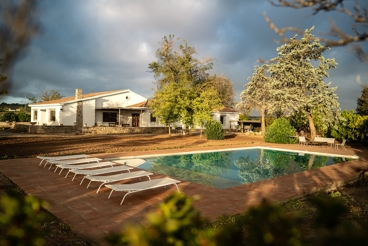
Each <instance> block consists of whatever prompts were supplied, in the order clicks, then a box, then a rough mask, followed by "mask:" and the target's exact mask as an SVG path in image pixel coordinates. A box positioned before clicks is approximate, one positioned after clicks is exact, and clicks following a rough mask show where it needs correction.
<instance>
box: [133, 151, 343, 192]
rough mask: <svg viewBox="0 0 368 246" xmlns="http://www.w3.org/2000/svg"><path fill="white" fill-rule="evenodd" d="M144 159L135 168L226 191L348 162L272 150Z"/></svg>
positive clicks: (334, 158)
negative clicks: (235, 187) (239, 186)
mask: <svg viewBox="0 0 368 246" xmlns="http://www.w3.org/2000/svg"><path fill="white" fill-rule="evenodd" d="M144 159H145V160H146V162H145V163H144V164H142V165H139V166H137V167H138V168H140V169H144V170H150V171H152V172H155V173H160V174H165V175H168V176H171V177H174V178H175V177H176V178H179V179H182V180H188V181H190V182H194V183H199V184H203V185H207V186H212V187H215V188H217V189H226V188H229V187H234V186H238V185H242V184H247V183H253V182H257V181H260V180H265V179H271V178H274V177H278V176H282V175H288V174H292V173H297V172H302V171H305V170H308V169H314V168H319V167H323V166H328V165H332V164H334V163H339V162H344V161H348V160H349V159H346V158H342V157H330V156H320V155H314V154H307V153H298V152H285V151H279V150H272V149H242V150H233V151H222V152H206V153H195V154H181V155H179V154H178V155H170V156H159V157H150V158H144Z"/></svg>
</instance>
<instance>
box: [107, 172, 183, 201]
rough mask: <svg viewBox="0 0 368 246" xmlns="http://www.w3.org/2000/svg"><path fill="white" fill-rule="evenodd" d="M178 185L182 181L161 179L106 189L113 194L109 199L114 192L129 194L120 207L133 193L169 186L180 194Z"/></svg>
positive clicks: (111, 186)
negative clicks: (173, 186)
mask: <svg viewBox="0 0 368 246" xmlns="http://www.w3.org/2000/svg"><path fill="white" fill-rule="evenodd" d="M160 181H162V182H160ZM177 183H180V181H179V180H175V179H172V178H160V179H153V180H148V181H143V182H138V183H133V184H117V185H106V187H108V188H110V189H111V192H110V194H109V197H108V198H107V199H110V197H111V194H112V192H113V191H125V192H127V193H126V194H125V195H124V197H123V199H122V200H121V202H120V205H121V204H123V202H124V199H125V197H126V196H127V195H129V194H131V193H136V192H139V191H144V190H149V189H154V188H159V187H165V186H169V185H175V186H176V189H177V190H178V192H180V190H179V187H178V185H177Z"/></svg>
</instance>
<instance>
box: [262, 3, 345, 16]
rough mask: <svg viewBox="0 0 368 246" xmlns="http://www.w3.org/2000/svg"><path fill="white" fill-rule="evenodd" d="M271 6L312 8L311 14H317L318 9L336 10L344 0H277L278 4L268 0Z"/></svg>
mask: <svg viewBox="0 0 368 246" xmlns="http://www.w3.org/2000/svg"><path fill="white" fill-rule="evenodd" d="M268 1H269V2H270V3H271V4H272V5H273V6H276V7H289V8H294V9H301V8H310V7H311V8H312V9H313V10H314V13H313V14H317V13H318V12H319V11H325V12H327V11H333V10H336V9H337V7H338V6H339V5H340V6H341V7H343V1H344V0H294V1H286V0H278V2H279V4H277V3H275V1H274V0H268Z"/></svg>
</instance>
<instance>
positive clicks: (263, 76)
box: [237, 65, 272, 134]
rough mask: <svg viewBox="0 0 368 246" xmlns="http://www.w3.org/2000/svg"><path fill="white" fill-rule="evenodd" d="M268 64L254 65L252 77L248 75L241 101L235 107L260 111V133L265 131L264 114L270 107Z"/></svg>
mask: <svg viewBox="0 0 368 246" xmlns="http://www.w3.org/2000/svg"><path fill="white" fill-rule="evenodd" d="M267 68H268V65H262V66H261V67H259V66H256V67H255V68H254V73H253V75H252V77H249V78H248V80H249V82H248V83H247V84H246V85H245V86H246V89H245V90H244V91H242V93H241V94H240V99H241V102H240V103H238V105H237V108H242V107H243V108H248V109H255V110H257V111H259V112H260V113H261V117H262V121H261V122H262V123H261V128H262V134H265V132H266V126H265V114H266V110H267V109H268V108H270V107H271V104H270V103H271V102H270V100H271V97H272V95H271V94H270V92H272V90H271V80H272V78H270V77H269V76H267Z"/></svg>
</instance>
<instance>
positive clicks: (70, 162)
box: [49, 157, 102, 172]
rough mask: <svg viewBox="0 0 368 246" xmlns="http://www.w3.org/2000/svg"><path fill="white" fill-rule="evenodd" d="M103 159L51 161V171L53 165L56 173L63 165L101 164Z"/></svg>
mask: <svg viewBox="0 0 368 246" xmlns="http://www.w3.org/2000/svg"><path fill="white" fill-rule="evenodd" d="M101 160H102V159H100V158H95V157H93V158H85V159H77V160H60V161H50V162H49V164H50V167H49V170H50V169H51V167H52V165H56V168H55V170H54V172H56V170H57V169H58V168H59V167H60V166H62V165H74V164H75V165H77V164H83V163H93V162H97V163H98V162H100V161H101Z"/></svg>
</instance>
